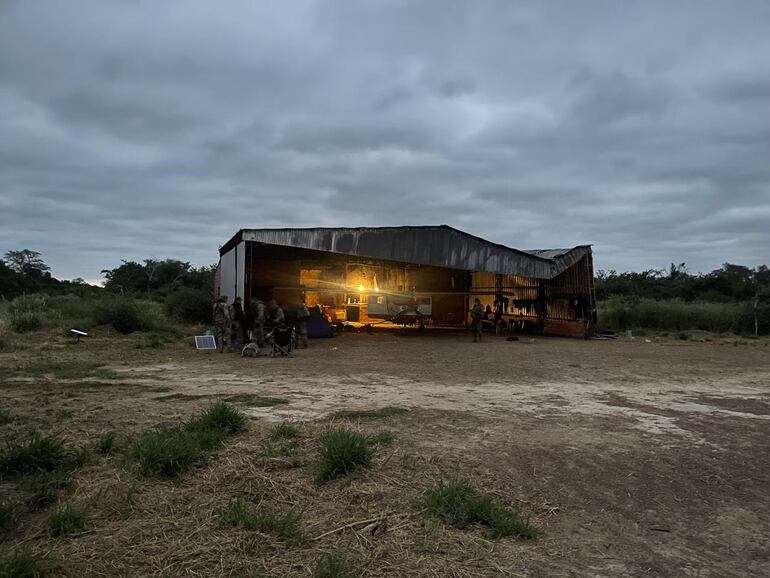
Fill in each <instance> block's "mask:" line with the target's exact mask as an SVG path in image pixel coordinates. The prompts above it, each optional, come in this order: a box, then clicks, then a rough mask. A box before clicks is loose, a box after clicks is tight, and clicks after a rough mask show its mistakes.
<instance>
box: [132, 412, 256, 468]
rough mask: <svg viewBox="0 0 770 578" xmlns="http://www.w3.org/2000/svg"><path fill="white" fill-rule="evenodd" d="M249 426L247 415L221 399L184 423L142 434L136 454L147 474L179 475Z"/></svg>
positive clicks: (133, 455)
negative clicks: (226, 439)
mask: <svg viewBox="0 0 770 578" xmlns="http://www.w3.org/2000/svg"><path fill="white" fill-rule="evenodd" d="M244 429H246V416H244V415H243V414H242V413H241V412H240V411H238V410H237V409H235V408H233V407H232V406H230V405H228V404H226V403H222V402H218V403H215V404H214V405H212V406H211V407H209V408H208V409H206V410H204V411H203V412H201V413H200V414H198V415H197V416H195V417H193V418H192V419H191V420H190V421H188V422H187V423H186V424H184V426H183V427H172V428H161V429H157V430H153V431H149V432H145V433H144V434H142V435H141V436H140V437H139V439H138V440H137V441H136V442H135V443H134V446H133V448H132V457H133V459H134V460H135V461H136V462H138V463H139V466H140V468H141V470H142V472H143V473H144V474H146V475H156V476H162V477H175V476H178V475H180V474H181V473H183V472H185V471H187V470H189V469H190V468H192V467H193V466H195V465H197V464H198V463H200V462H201V461H202V460H203V457H204V454H205V452H206V451H208V450H211V449H212V448H214V447H216V446H218V445H219V444H221V443H222V441H224V439H225V438H227V437H229V436H232V435H235V434H237V433H239V432H241V431H243V430H244Z"/></svg>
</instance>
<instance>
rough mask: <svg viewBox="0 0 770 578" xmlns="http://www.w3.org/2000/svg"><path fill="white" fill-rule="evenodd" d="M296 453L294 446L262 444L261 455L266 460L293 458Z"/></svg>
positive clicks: (267, 442)
mask: <svg viewBox="0 0 770 578" xmlns="http://www.w3.org/2000/svg"><path fill="white" fill-rule="evenodd" d="M296 453H297V446H296V444H287V445H273V444H272V443H270V442H269V441H266V442H263V443H262V455H263V456H264V457H266V458H278V457H287V456H293V455H294V454H296Z"/></svg>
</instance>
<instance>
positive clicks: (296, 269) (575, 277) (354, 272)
mask: <svg viewBox="0 0 770 578" xmlns="http://www.w3.org/2000/svg"><path fill="white" fill-rule="evenodd" d="M216 285H217V286H216V292H217V294H218V295H226V296H227V297H228V301H229V302H232V300H233V299H234V298H235V297H242V298H243V299H244V301H245V302H246V303H248V302H249V301H250V300H251V299H254V298H259V299H262V300H263V301H268V300H270V299H275V300H276V301H277V302H278V303H279V304H281V305H291V304H294V303H299V302H303V301H304V302H305V303H306V304H307V305H308V307H315V306H319V305H320V306H321V307H322V308H323V311H324V314H325V315H327V316H328V317H329V318H330V320H331V321H333V322H334V321H347V322H353V323H370V322H379V321H382V320H383V319H387V318H388V315H389V314H388V313H386V314H383V312H384V311H386V312H387V311H389V313H390V314H392V313H393V312H394V311H398V310H399V308H401V309H404V308H405V307H409V306H411V307H414V308H415V309H417V310H419V311H420V312H421V313H422V314H424V319H425V322H426V323H428V324H432V325H437V326H455V327H456V326H463V325H466V324H468V323H469V322H470V313H469V310H470V307H471V305H472V303H473V300H474V298H476V297H478V298H479V299H480V300H481V302H482V304H483V305H484V306H485V307H486V306H489V309H490V310H491V312H492V313H491V315H490V321H491V319H492V318H493V315H494V312H495V311H496V310H498V311H499V315H498V317H499V318H500V319H501V320H502V323H503V324H504V325H506V326H507V327H508V328H509V329H514V328H515V329H517V330H524V331H531V332H538V333H547V334H554V335H574V336H583V335H587V334H591V333H592V332H593V331H594V327H595V320H596V309H595V299H594V289H593V260H592V253H591V248H590V246H587V245H581V246H578V247H575V248H573V249H556V250H540V251H519V250H517V249H511V248H509V247H505V246H503V245H498V244H495V243H491V242H489V241H486V240H484V239H480V238H478V237H474V236H472V235H469V234H467V233H464V232H462V231H458V230H456V229H453V228H451V227H448V226H445V225H442V226H430V227H374V228H335V229H328V228H315V229H242V230H240V231H239V232H238V233H236V234H235V235H234V236H233V237H232V238H231V239H230V240H229V241H228V242H227V243H226V244H225V245H224V246H223V247H222V248H221V249H220V262H219V267H218V269H217V284H216ZM410 303H411V305H409V304H410ZM391 320H393V321H395V322H400V321H401V319H400V318H398V317H396V318H395V319H391Z"/></svg>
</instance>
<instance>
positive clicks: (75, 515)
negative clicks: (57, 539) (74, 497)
mask: <svg viewBox="0 0 770 578" xmlns="http://www.w3.org/2000/svg"><path fill="white" fill-rule="evenodd" d="M87 519H88V518H87V516H86V513H85V511H84V510H83V509H81V508H78V507H76V506H72V505H71V504H64V505H63V506H62V507H61V508H59V509H58V510H56V511H55V512H54V513H53V514H51V515H50V516H49V517H48V532H49V533H50V534H51V536H67V535H69V534H74V533H75V532H80V531H82V530H83V529H85V527H86V522H87Z"/></svg>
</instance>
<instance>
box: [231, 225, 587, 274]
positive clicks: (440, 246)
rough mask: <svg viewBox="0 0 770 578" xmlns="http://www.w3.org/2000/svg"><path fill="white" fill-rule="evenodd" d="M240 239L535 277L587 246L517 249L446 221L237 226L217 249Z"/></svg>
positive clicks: (568, 260)
mask: <svg viewBox="0 0 770 578" xmlns="http://www.w3.org/2000/svg"><path fill="white" fill-rule="evenodd" d="M240 241H252V242H256V243H264V244H266V245H280V246H285V247H297V248H302V249H312V250H315V251H326V252H331V253H341V254H344V255H355V256H358V257H365V258H370V259H381V260H385V261H399V262H403V263H415V264H419V265H431V266H434V267H447V268H450V269H462V270H465V271H485V272H488V273H499V274H507V275H521V276H523V277H534V278H538V279H550V278H552V277H555V276H556V275H558V274H559V273H561V272H562V271H564V270H565V269H567V268H568V267H569V266H571V265H572V264H574V263H576V262H577V261H578V260H579V259H580V258H581V257H583V255H586V254H588V253H590V252H591V247H590V245H580V246H577V247H574V248H572V249H549V250H541V251H537V250H536V251H521V250H518V249H513V248H511V247H506V246H505V245H500V244H498V243H493V242H491V241H487V240H485V239H482V238H480V237H475V236H474V235H470V234H468V233H465V232H463V231H460V230H458V229H455V228H453V227H449V226H448V225H434V226H422V227H412V226H404V227H356V228H347V227H345V228H308V229H288V228H287V229H241V230H240V231H239V232H238V233H237V234H236V235H235V236H234V237H233V238H232V239H231V240H230V241H229V242H228V243H227V244H226V245H225V246H224V247H222V249H220V254H224V253H225V252H227V251H228V250H229V249H230V248H231V247H232V246H233V244H234V243H237V242H240Z"/></svg>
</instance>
